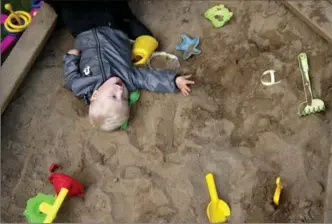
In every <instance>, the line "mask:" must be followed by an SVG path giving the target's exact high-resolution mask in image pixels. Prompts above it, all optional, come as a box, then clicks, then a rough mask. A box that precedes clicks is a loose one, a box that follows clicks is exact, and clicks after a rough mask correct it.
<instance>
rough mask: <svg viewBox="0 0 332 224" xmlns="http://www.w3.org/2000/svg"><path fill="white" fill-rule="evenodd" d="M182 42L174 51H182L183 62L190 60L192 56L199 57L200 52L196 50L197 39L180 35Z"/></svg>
mask: <svg viewBox="0 0 332 224" xmlns="http://www.w3.org/2000/svg"><path fill="white" fill-rule="evenodd" d="M181 37H182V42H181V43H179V44H178V45H177V46H176V50H178V51H183V60H186V59H188V58H190V57H191V56H192V55H199V54H200V53H201V51H200V50H199V49H198V48H197V47H198V45H199V37H195V38H190V37H189V36H188V35H186V34H182V35H181Z"/></svg>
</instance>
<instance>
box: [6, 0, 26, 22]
mask: <svg viewBox="0 0 332 224" xmlns="http://www.w3.org/2000/svg"><path fill="white" fill-rule="evenodd" d="M5 9H6V10H8V11H9V12H10V14H12V15H13V17H14V18H15V19H16V21H17V22H18V24H19V25H22V22H21V20H20V17H19V16H18V15H16V13H15V12H14V10H13V7H12V5H11V4H9V3H7V4H5Z"/></svg>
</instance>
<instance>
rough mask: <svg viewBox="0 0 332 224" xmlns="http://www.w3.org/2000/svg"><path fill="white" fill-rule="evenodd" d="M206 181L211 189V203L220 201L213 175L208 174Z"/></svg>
mask: <svg viewBox="0 0 332 224" xmlns="http://www.w3.org/2000/svg"><path fill="white" fill-rule="evenodd" d="M205 180H206V183H207V186H208V189H209V194H210V198H211V201H218V200H219V198H218V193H217V188H216V184H215V182H214V177H213V174H212V173H208V174H206V176H205Z"/></svg>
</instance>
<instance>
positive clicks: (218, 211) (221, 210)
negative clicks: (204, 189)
mask: <svg viewBox="0 0 332 224" xmlns="http://www.w3.org/2000/svg"><path fill="white" fill-rule="evenodd" d="M205 179H206V183H207V186H208V189H209V194H210V198H211V202H210V203H209V205H208V206H207V209H206V214H207V216H208V218H209V221H210V223H217V222H225V221H226V219H227V217H228V216H230V215H231V210H230V208H229V206H228V205H227V204H226V202H224V201H222V200H220V199H219V198H218V193H217V189H216V184H215V183H214V177H213V175H212V173H208V174H207V175H206V176H205Z"/></svg>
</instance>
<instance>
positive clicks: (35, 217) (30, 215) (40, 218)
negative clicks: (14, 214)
mask: <svg viewBox="0 0 332 224" xmlns="http://www.w3.org/2000/svg"><path fill="white" fill-rule="evenodd" d="M54 201H55V196H53V195H47V194H43V193H38V194H37V195H36V196H35V197H33V198H30V199H29V200H28V201H27V207H26V208H25V210H24V213H23V214H24V216H25V217H26V218H27V220H28V223H43V222H44V220H45V218H46V214H44V213H42V212H41V211H40V210H39V206H40V204H41V203H43V202H46V203H48V204H50V205H52V204H53V203H54Z"/></svg>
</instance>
